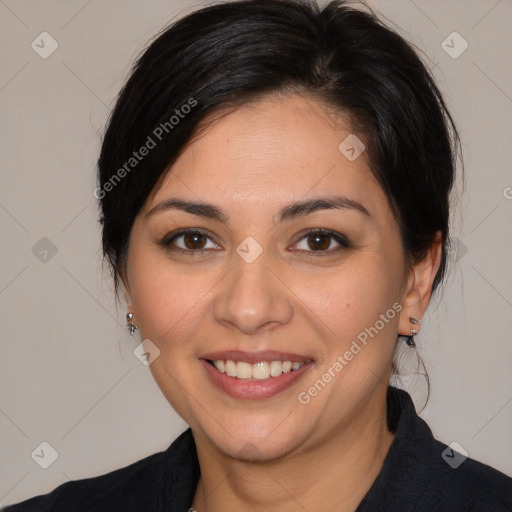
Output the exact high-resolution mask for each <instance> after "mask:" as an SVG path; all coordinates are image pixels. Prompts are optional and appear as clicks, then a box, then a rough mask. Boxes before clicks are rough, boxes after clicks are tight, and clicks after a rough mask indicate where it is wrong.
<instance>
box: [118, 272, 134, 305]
mask: <svg viewBox="0 0 512 512" xmlns="http://www.w3.org/2000/svg"><path fill="white" fill-rule="evenodd" d="M119 281H120V284H121V286H122V287H123V297H124V300H125V301H126V307H127V311H126V312H127V313H133V301H132V291H131V288H130V283H129V281H128V276H127V271H126V268H124V267H123V268H122V269H121V271H120V273H119Z"/></svg>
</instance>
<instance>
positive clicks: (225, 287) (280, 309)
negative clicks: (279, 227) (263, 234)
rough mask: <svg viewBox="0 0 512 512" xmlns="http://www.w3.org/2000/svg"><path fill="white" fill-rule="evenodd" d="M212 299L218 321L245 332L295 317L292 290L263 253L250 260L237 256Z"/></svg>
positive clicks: (252, 332) (264, 328)
mask: <svg viewBox="0 0 512 512" xmlns="http://www.w3.org/2000/svg"><path fill="white" fill-rule="evenodd" d="M219 284H220V285H221V286H220V287H219V288H218V295H217V296H216V297H215V300H214V301H213V315H214V318H215V320H216V321H217V322H219V323H221V324H223V325H224V326H227V327H229V328H236V329H238V330H240V331H241V332H243V333H245V334H254V333H257V332H260V331H263V330H266V329H270V328H275V327H277V326H279V325H284V324H287V323H288V322H289V321H290V320H291V319H292V317H293V308H292V304H291V301H290V298H291V296H292V292H291V291H290V289H289V288H288V287H287V286H286V284H285V283H284V282H283V281H282V280H281V279H280V278H279V277H278V276H277V272H275V271H273V270H272V269H271V268H270V266H269V265H268V261H267V260H266V258H265V257H264V256H263V254H262V255H260V256H259V257H258V258H257V259H256V260H255V261H253V262H252V263H247V262H246V261H244V260H243V259H242V258H241V257H239V256H238V255H235V256H234V262H233V267H232V268H231V271H230V272H228V274H227V275H226V276H225V278H224V279H223V280H222V282H221V283H219Z"/></svg>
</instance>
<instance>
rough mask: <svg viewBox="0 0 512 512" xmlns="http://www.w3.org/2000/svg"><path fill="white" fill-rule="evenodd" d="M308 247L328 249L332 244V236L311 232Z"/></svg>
mask: <svg viewBox="0 0 512 512" xmlns="http://www.w3.org/2000/svg"><path fill="white" fill-rule="evenodd" d="M307 241H308V247H310V248H311V249H313V250H326V249H329V246H330V245H331V237H330V236H329V235H324V234H318V233H315V234H311V235H308V237H307Z"/></svg>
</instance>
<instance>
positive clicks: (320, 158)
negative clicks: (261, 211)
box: [148, 95, 387, 213]
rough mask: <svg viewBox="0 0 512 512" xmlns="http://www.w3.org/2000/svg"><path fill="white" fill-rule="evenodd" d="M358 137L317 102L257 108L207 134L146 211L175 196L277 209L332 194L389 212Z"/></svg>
mask: <svg viewBox="0 0 512 512" xmlns="http://www.w3.org/2000/svg"><path fill="white" fill-rule="evenodd" d="M354 136H355V134H353V133H352V131H351V126H350V125H349V123H348V122H346V121H345V120H343V118H342V117H341V116H334V115H333V112H332V109H328V108H327V107H326V106H325V105H323V104H321V103H320V102H318V101H316V100H314V99H312V98H304V97H300V96H297V95H291V96H278V97H275V96H272V97H267V98H263V99H261V100H258V101H255V102H251V103H249V104H246V105H243V106H241V107H239V108H237V109H236V110H234V111H231V112H229V113H227V114H226V115H223V116H221V117H220V118H218V119H216V120H215V121H214V122H213V123H211V124H209V125H207V128H206V129H204V130H201V132H200V135H199V136H197V137H195V138H194V139H193V140H192V142H191V143H190V144H189V145H188V146H187V148H186V149H185V150H184V151H183V153H182V154H181V155H180V157H179V158H178V160H177V161H176V162H175V163H174V165H173V166H172V169H171V172H169V173H168V174H167V176H166V177H165V179H164V180H163V182H162V186H161V187H160V188H159V189H158V190H157V191H156V194H154V195H153V196H152V197H151V200H150V201H149V204H148V208H150V207H151V205H154V204H156V203H157V202H158V201H161V200H163V199H166V198H167V197H168V196H169V195H170V194H172V195H177V194H179V195H180V196H183V197H186V198H189V199H196V200H197V199H200V200H203V201H208V200H213V198H216V199H217V200H218V201H222V202H223V203H226V202H228V203H230V202H236V203H237V204H243V205H245V206H246V207H248V206H250V205H252V206H255V207H256V206H258V205H259V206H260V207H261V206H263V205H267V206H269V207H272V208H273V207H274V206H277V205H281V204H283V203H287V202H289V201H294V200H295V201H296V200H298V199H303V198H307V197H308V196H312V197H313V196H317V195H323V196H326V195H332V194H333V193H337V194H343V195H344V196H347V197H350V198H351V199H354V200H357V201H361V200H363V199H364V198H366V202H367V203H368V209H369V210H372V209H374V210H375V209H376V210H378V209H379V208H383V207H384V208H385V207H386V204H387V202H386V199H385V196H384V194H383V192H382V190H381V188H380V186H379V185H378V183H377V181H376V180H375V178H374V177H373V174H372V173H371V171H370V170H369V168H368V165H367V159H366V154H365V152H364V151H363V152H362V153H361V154H360V156H359V157H357V158H355V159H353V155H354V154H355V151H357V152H359V151H361V149H362V148H363V146H358V147H355V148H354V150H355V151H351V149H352V148H351V147H350V146H354V142H355V143H356V145H357V144H359V143H358V142H357V141H358V140H360V139H361V138H362V137H361V136H360V135H359V137H358V138H357V139H355V138H354ZM356 137H357V136H356ZM347 140H348V142H345V141H347ZM340 145H341V146H340ZM347 149H348V150H349V151H348V152H347ZM349 157H350V158H349ZM375 213H377V212H375Z"/></svg>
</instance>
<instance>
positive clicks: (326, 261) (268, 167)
mask: <svg viewBox="0 0 512 512" xmlns="http://www.w3.org/2000/svg"><path fill="white" fill-rule="evenodd" d="M350 133H351V130H350V126H349V125H348V124H347V123H345V122H344V121H343V119H342V118H341V117H337V118H336V119H335V118H333V115H332V112H330V111H328V110H327V108H326V107H325V106H323V105H322V104H321V103H319V102H318V101H317V100H315V99H314V98H312V97H306V96H298V95H288V96H284V95H279V96H278V95H273V96H268V97H265V98H264V99H260V100H258V101H255V102H253V103H251V104H247V105H244V106H242V107H240V108H239V109H237V110H235V111H233V112H230V113H228V114H227V115H225V116H223V117H221V118H220V119H218V120H216V121H215V122H214V123H213V124H212V125H211V126H210V127H209V128H208V129H207V130H206V131H204V132H202V133H201V135H200V136H199V137H196V138H195V139H194V140H193V141H192V143H191V144H189V146H188V147H187V148H186V149H185V151H184V152H183V153H182V154H181V156H180V157H179V159H178V160H177V161H176V163H175V164H174V165H173V167H172V169H171V172H170V173H169V174H168V175H167V176H166V177H165V179H164V180H163V182H162V184H161V187H160V188H159V189H158V190H155V191H154V193H153V194H151V196H150V197H149V198H148V200H147V202H146V204H145V205H144V207H143V209H142V210H141V212H140V213H139V215H138V216H137V218H136V220H135V223H134V225H133V228H132V232H131V237H130V246H129V251H128V256H127V265H126V272H125V274H124V277H123V282H124V284H125V289H126V298H127V302H128V311H129V312H132V313H133V314H134V318H133V320H134V322H135V324H136V325H137V326H138V328H139V330H140V334H141V339H143V340H144V339H149V340H151V342H152V343H153V344H154V345H156V346H157V347H158V348H159V350H160V355H159V357H157V358H156V359H155V361H154V362H153V363H152V364H151V365H150V369H151V372H152V374H153V376H154V378H155V380H156V382H157V383H158V386H159V387H160V389H161V390H162V392H163V394H164V395H165V397H166V398H167V400H168V401H169V403H170V404H171V405H172V406H173V408H174V409H175V410H176V411H177V412H178V414H180V416H182V417H183V418H184V420H185V421H186V422H187V423H188V424H189V425H190V426H191V428H192V431H193V433H194V438H195V441H196V445H197V449H198V456H199V460H200V464H201V479H200V482H199V485H198V487H197V491H196V496H195V499H194V503H193V507H194V508H195V509H197V510H198V511H199V512H201V511H202V510H208V511H216V510H221V509H222V510H226V507H228V508H232V509H233V510H278V509H279V510H280V511H287V510H303V509H306V510H310V511H314V510H338V511H339V510H347V511H349V510H354V509H355V508H356V507H357V505H358V503H359V502H360V500H361V499H362V497H363V496H364V494H365V493H366V492H367V490H368V489H369V487H370V486H371V484H372V483H373V481H374V479H375V478H376V476H377V474H378V472H379V471H380V468H381V466H382V463H383V460H384V458H385V456H386V453H387V451H388V449H389V446H390V444H391V442H392V439H393V435H392V434H391V433H390V432H389V431H388V429H387V425H386V405H385V402H386V388H387V383H388V379H389V375H390V371H391V364H392V359H393V354H394V350H395V345H396V340H397V334H398V333H401V334H409V333H410V329H411V328H415V329H416V330H418V326H413V325H411V324H410V322H409V317H417V318H421V317H422V316H423V314H424V312H425V309H426V308H427V306H428V302H429V300H430V294H431V286H432V281H433V279H434V276H435V273H436V271H437V268H438V266H439V256H440V244H439V238H438V239H437V241H436V243H435V244H434V245H433V246H432V249H431V251H430V252H429V254H428V255H427V257H426V258H425V259H424V260H423V261H422V262H419V263H417V264H415V265H413V266H411V265H410V264H409V263H408V262H407V259H406V256H405V254H404V250H403V245H402V241H401V237H400V232H399V228H398V224H397V222H396V220H395V219H394V217H393V215H392V213H391V210H390V207H389V204H388V201H387V198H386V196H385V194H384V192H383V191H382V189H381V187H380V186H379V184H378V183H377V181H376V180H375V178H374V177H373V175H372V174H371V172H370V170H369V169H368V167H367V162H366V160H365V153H363V154H362V155H361V156H360V157H359V158H357V159H356V160H355V161H352V162H351V161H349V160H348V159H347V158H346V157H345V156H344V155H343V154H342V153H341V152H340V151H339V149H338V145H339V144H340V143H341V142H342V141H343V140H344V139H345V138H346V137H347V136H348V135H349V134H350ZM359 138H361V139H363V137H362V136H359ZM363 140H364V139H363ZM335 194H336V195H343V196H345V197H346V198H349V199H351V200H353V201H358V202H359V203H360V204H362V205H363V206H364V208H365V209H366V210H367V211H368V213H369V215H365V214H364V213H361V212H360V211H358V210H356V209H354V208H343V209H324V210H318V211H316V212H314V213H311V214H309V215H304V216H301V217H298V218H294V219H291V220H289V221H284V222H282V223H276V220H277V212H278V211H279V210H280V209H281V208H282V207H284V206H286V205H288V204H290V203H293V202H296V201H299V200H305V199H313V198H320V197H327V196H332V195H335ZM171 197H174V198H176V197H177V198H182V199H186V200H190V201H197V202H206V203H211V204H214V205H215V206H216V207H217V208H219V209H222V210H223V211H224V212H225V214H226V215H227V216H228V217H229V220H228V222H220V221H218V220H213V219H208V218H203V217H199V216H197V215H194V214H191V213H187V212H184V211H179V210H176V209H172V210H162V211H158V212H156V213H153V214H151V215H149V216H147V215H146V214H147V213H148V212H149V211H150V210H151V209H152V208H154V207H155V206H156V205H158V204H159V203H161V202H162V201H164V200H166V199H168V198H171ZM183 228H190V229H192V228H198V229H202V230H205V231H206V232H207V234H208V236H209V237H210V238H205V237H199V238H194V237H190V236H189V237H188V241H187V237H183V236H182V237H179V238H176V239H174V241H173V242H172V244H174V245H171V246H170V247H168V248H165V247H163V246H162V245H161V244H160V242H161V241H162V239H164V238H165V237H166V236H167V235H169V234H170V233H173V232H175V231H177V230H178V229H183ZM311 228H323V229H327V230H332V231H334V232H336V233H340V234H342V235H344V236H345V237H346V238H348V240H349V244H350V246H349V247H348V248H345V247H343V246H341V245H340V244H339V243H338V242H337V241H336V240H335V239H334V238H332V237H325V238H323V239H322V238H321V239H320V242H318V241H317V242H315V239H314V237H313V239H312V237H309V238H308V237H307V236H306V237H304V232H305V231H306V230H307V229H311ZM249 236H250V237H253V238H254V239H255V240H256V241H257V242H258V244H259V245H260V246H261V248H262V253H261V254H260V255H259V257H257V258H256V260H255V261H253V262H252V263H247V262H246V261H244V259H242V258H241V257H240V256H239V254H238V253H237V252H236V248H237V247H238V246H239V244H240V243H241V242H242V241H243V240H245V239H246V238H247V237H249ZM167 238H168V239H169V238H170V237H167ZM318 245H320V249H319V248H318ZM173 246H174V247H177V248H182V249H185V250H186V249H187V248H188V249H189V251H190V252H191V250H192V249H194V248H198V249H202V251H196V254H194V255H191V254H190V252H189V253H188V254H182V253H180V252H179V251H178V250H172V247H173ZM308 256H310V257H308ZM394 303H399V304H401V306H402V307H403V309H402V311H401V313H400V314H397V315H396V316H395V317H394V318H393V319H390V320H389V321H388V322H387V323H385V325H384V327H383V328H382V329H381V330H380V331H379V332H378V334H377V335H376V336H374V337H373V338H370V339H369V342H368V343H367V345H365V346H364V347H363V348H362V349H361V351H360V352H358V353H357V355H354V357H353V359H352V360H351V361H349V362H348V363H347V364H346V365H345V366H344V367H343V369H342V371H339V372H338V373H336V376H335V377H334V378H332V380H331V381H330V382H329V383H328V384H327V385H326V386H325V387H324V388H323V389H322V390H321V391H320V392H319V393H318V394H317V395H316V396H314V397H313V398H312V399H311V401H310V402H309V403H308V404H306V405H304V404H301V403H300V402H299V400H298V395H299V393H300V392H304V391H307V390H308V388H309V387H310V386H312V385H313V384H314V383H315V381H317V380H318V379H320V378H321V376H322V374H324V373H325V372H326V371H327V369H328V368H329V367H332V366H333V364H334V363H335V361H336V360H337V357H338V356H340V355H343V354H344V353H345V352H346V351H347V350H349V348H350V346H351V343H352V341H353V340H355V339H357V336H358V334H359V333H361V332H362V331H364V329H365V328H368V327H370V326H374V325H375V323H376V321H377V320H378V319H379V318H381V317H380V315H382V314H385V313H386V311H387V310H389V309H390V308H392V305H393V304H394ZM217 350H241V351H246V352H255V351H261V350H278V351H283V352H293V353H296V354H301V355H304V356H307V357H309V358H311V359H313V361H314V363H313V365H312V366H311V367H310V368H309V369H308V370H307V372H305V373H304V375H303V376H302V377H301V378H300V379H299V380H298V381H297V382H295V383H294V384H293V385H292V386H291V387H289V388H288V389H286V390H284V391H282V392H281V393H279V394H278V395H276V396H273V397H271V398H266V399H262V400H247V399H240V398H233V397H231V396H228V395H227V394H225V393H224V392H222V391H221V390H220V389H219V388H217V387H216V386H215V385H214V384H212V382H211V380H210V378H209V377H208V375H207V373H206V371H205V369H204V368H203V366H202V364H201V363H200V361H199V358H200V357H201V355H204V354H206V353H208V352H212V351H217ZM301 507H303V508H301Z"/></svg>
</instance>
